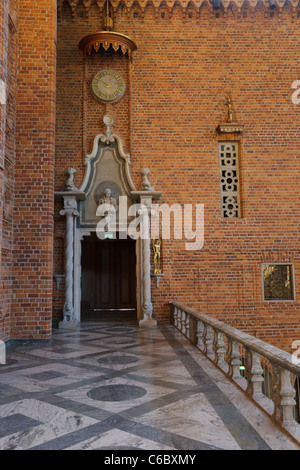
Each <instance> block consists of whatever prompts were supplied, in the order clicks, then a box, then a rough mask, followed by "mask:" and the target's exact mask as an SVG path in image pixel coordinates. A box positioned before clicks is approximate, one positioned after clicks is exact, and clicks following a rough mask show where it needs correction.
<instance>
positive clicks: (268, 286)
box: [263, 264, 294, 300]
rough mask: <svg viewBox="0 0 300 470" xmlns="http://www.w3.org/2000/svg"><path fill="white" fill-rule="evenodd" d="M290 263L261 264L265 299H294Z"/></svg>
mask: <svg viewBox="0 0 300 470" xmlns="http://www.w3.org/2000/svg"><path fill="white" fill-rule="evenodd" d="M292 269H293V267H292V265H291V264H263V283H264V299H265V300H294V286H293V271H292Z"/></svg>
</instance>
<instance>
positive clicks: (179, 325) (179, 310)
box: [177, 308, 181, 331]
mask: <svg viewBox="0 0 300 470" xmlns="http://www.w3.org/2000/svg"><path fill="white" fill-rule="evenodd" d="M177 329H178V330H179V331H180V329H181V309H180V308H178V309H177Z"/></svg>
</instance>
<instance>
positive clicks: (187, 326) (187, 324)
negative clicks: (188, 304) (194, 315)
mask: <svg viewBox="0 0 300 470" xmlns="http://www.w3.org/2000/svg"><path fill="white" fill-rule="evenodd" d="M185 336H186V337H187V338H188V339H189V338H190V315H189V314H188V313H186V314H185Z"/></svg>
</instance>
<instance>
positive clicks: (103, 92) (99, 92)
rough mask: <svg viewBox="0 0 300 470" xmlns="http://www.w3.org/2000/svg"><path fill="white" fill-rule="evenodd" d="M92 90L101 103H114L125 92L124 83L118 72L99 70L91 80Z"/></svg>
mask: <svg viewBox="0 0 300 470" xmlns="http://www.w3.org/2000/svg"><path fill="white" fill-rule="evenodd" d="M92 90H93V92H94V94H95V95H96V97H97V98H98V99H99V100H101V101H106V102H107V101H116V100H118V99H120V98H121V96H122V95H123V93H124V91H125V82H124V79H123V77H122V76H121V75H120V74H119V73H118V72H115V71H114V70H110V69H107V70H101V71H100V72H98V73H97V74H96V75H95V76H94V78H93V81H92Z"/></svg>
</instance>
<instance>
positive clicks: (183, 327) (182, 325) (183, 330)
mask: <svg viewBox="0 0 300 470" xmlns="http://www.w3.org/2000/svg"><path fill="white" fill-rule="evenodd" d="M185 315H186V313H185V311H184V310H183V311H182V317H181V333H182V334H183V335H185Z"/></svg>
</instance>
